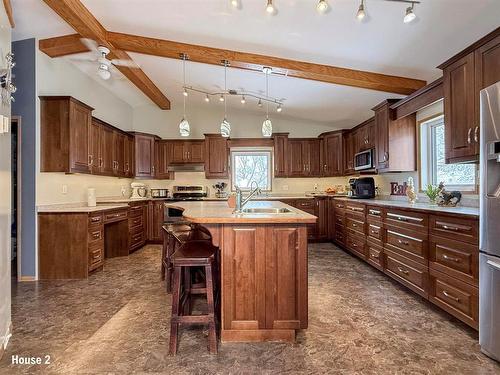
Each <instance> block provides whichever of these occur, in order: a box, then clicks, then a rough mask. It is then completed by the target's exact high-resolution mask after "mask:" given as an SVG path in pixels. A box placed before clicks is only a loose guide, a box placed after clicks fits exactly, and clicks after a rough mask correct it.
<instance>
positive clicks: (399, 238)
mask: <svg viewBox="0 0 500 375" xmlns="http://www.w3.org/2000/svg"><path fill="white" fill-rule="evenodd" d="M385 246H386V247H389V248H390V249H391V250H392V251H394V252H397V253H400V254H401V255H403V256H405V257H407V258H410V259H411V260H414V261H415V262H420V263H424V264H427V259H428V254H427V246H428V244H427V236H426V235H423V234H422V233H418V232H412V231H406V230H404V229H396V228H387V230H386V234H385Z"/></svg>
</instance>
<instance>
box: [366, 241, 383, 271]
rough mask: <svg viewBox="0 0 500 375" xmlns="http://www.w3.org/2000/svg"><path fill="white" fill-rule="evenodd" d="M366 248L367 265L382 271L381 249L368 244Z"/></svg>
mask: <svg viewBox="0 0 500 375" xmlns="http://www.w3.org/2000/svg"><path fill="white" fill-rule="evenodd" d="M366 248H367V255H368V257H367V260H368V263H370V264H371V265H373V266H374V267H375V268H378V269H379V270H380V271H382V270H383V269H384V255H383V249H382V248H381V247H379V246H373V245H372V244H371V243H370V242H367V244H366Z"/></svg>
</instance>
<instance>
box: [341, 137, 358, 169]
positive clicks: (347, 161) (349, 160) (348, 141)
mask: <svg viewBox="0 0 500 375" xmlns="http://www.w3.org/2000/svg"><path fill="white" fill-rule="evenodd" d="M342 139H343V144H344V150H343V153H344V174H351V173H354V143H355V142H354V141H355V140H354V135H353V133H352V132H346V133H344V134H343V138H342Z"/></svg>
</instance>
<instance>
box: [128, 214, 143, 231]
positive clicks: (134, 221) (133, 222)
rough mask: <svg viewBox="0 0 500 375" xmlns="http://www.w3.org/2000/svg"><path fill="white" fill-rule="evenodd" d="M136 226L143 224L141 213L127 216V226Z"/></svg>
mask: <svg viewBox="0 0 500 375" xmlns="http://www.w3.org/2000/svg"><path fill="white" fill-rule="evenodd" d="M138 226H144V217H143V216H142V215H141V216H136V217H129V218H128V227H129V228H134V227H138Z"/></svg>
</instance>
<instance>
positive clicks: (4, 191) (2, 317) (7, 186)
mask: <svg viewBox="0 0 500 375" xmlns="http://www.w3.org/2000/svg"><path fill="white" fill-rule="evenodd" d="M10 35H11V29H10V26H9V22H8V20H7V15H6V13H5V9H4V8H3V6H2V7H0V62H1V63H0V65H1V67H2V68H3V67H4V66H5V61H4V57H5V55H6V54H7V53H8V52H9V51H10V48H11V46H10ZM0 114H2V115H4V116H9V117H10V105H4V104H3V103H0ZM10 159H11V146H10V133H8V134H0V192H1V194H0V347H1V348H0V354H1V353H2V352H3V348H4V347H5V346H6V345H7V341H8V337H9V328H10V325H11V294H10V261H11V255H10V251H11V250H10V224H11V216H10V215H11V174H10V173H11V172H10Z"/></svg>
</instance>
